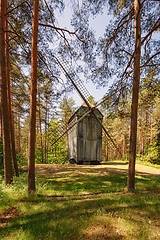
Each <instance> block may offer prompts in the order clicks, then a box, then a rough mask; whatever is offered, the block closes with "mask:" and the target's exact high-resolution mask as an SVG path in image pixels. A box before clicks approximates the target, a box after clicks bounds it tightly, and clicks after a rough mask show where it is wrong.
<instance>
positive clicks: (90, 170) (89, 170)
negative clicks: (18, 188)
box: [22, 162, 160, 176]
mask: <svg viewBox="0 0 160 240" xmlns="http://www.w3.org/2000/svg"><path fill="white" fill-rule="evenodd" d="M22 169H23V170H27V166H24V167H22ZM35 171H36V173H38V174H42V175H46V176H51V175H53V174H54V175H58V174H66V173H79V174H86V175H89V174H97V175H101V174H105V175H106V174H108V173H109V172H116V173H127V171H128V164H127V163H125V162H124V163H123V162H108V163H103V164H101V165H75V164H66V165H56V164H36V166H35ZM136 173H137V174H142V175H143V174H144V175H160V169H157V168H154V167H149V166H144V165H140V164H136Z"/></svg>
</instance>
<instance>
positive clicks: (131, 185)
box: [127, 0, 141, 192]
mask: <svg viewBox="0 0 160 240" xmlns="http://www.w3.org/2000/svg"><path fill="white" fill-rule="evenodd" d="M134 11H135V55H134V78H133V93H132V106H131V134H130V150H129V167H128V181H127V190H128V191H129V192H130V191H134V189H135V160H136V140H137V112H138V94H139V82H140V56H141V28H140V0H135V1H134Z"/></svg>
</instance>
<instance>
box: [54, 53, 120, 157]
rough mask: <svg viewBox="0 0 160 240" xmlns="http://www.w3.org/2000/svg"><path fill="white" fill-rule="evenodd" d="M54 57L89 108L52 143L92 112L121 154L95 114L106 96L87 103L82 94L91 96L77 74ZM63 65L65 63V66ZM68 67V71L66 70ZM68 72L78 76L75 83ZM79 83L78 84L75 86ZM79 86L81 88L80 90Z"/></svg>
mask: <svg viewBox="0 0 160 240" xmlns="http://www.w3.org/2000/svg"><path fill="white" fill-rule="evenodd" d="M54 57H55V60H56V62H57V63H58V65H59V66H60V67H61V69H62V70H63V72H64V73H65V75H66V77H67V78H68V79H69V80H70V81H71V83H72V84H73V86H74V87H75V89H76V90H77V92H78V94H79V95H80V97H81V98H82V99H83V101H84V102H85V103H86V105H87V107H88V108H89V111H88V112H87V113H86V114H84V116H82V117H81V118H80V119H79V120H78V121H76V122H75V123H74V124H73V125H72V126H70V127H69V128H68V129H67V130H66V131H65V132H64V133H62V135H61V136H60V137H59V138H58V139H57V140H56V141H55V142H54V143H53V144H52V145H54V144H55V143H56V142H57V141H58V140H59V139H60V138H62V137H63V136H64V135H65V134H66V133H67V132H68V131H69V130H71V129H72V128H73V127H74V126H75V125H76V124H77V123H78V122H80V121H82V119H83V118H84V117H85V116H87V114H90V113H93V114H94V117H95V118H96V119H97V121H98V123H99V124H100V125H101V127H102V129H103V130H104V132H105V134H106V135H107V137H108V138H109V139H110V140H111V142H112V143H113V145H114V147H115V148H116V149H117V151H118V152H119V153H120V155H121V156H122V153H121V151H120V150H119V148H118V147H117V145H116V144H115V142H114V140H113V139H112V137H111V136H110V134H109V133H108V131H107V130H106V128H105V126H104V125H103V124H102V122H101V121H100V120H99V119H98V117H97V116H96V114H95V112H94V109H95V108H96V107H97V106H99V105H100V104H101V103H102V102H104V101H105V100H106V98H108V97H107V96H106V97H103V98H102V99H101V100H99V102H98V104H97V106H94V107H93V106H91V104H90V103H89V101H88V100H87V99H86V97H85V96H84V95H86V96H87V97H88V98H89V97H90V96H91V95H90V93H89V92H88V90H87V89H86V87H85V86H84V84H83V83H82V81H81V80H80V78H79V77H78V76H77V74H76V73H75V71H74V69H73V68H72V67H71V66H69V63H68V62H66V63H64V61H63V59H62V58H61V57H60V56H59V57H56V56H54ZM65 65H67V67H65ZM66 69H68V71H67V70H66ZM70 74H72V75H74V76H76V77H77V78H78V81H77V82H76V83H78V84H76V83H75V81H74V80H73V79H72V76H70ZM77 85H79V86H77ZM80 88H81V90H80ZM82 91H84V93H85V94H83V93H82ZM117 91H118V89H117Z"/></svg>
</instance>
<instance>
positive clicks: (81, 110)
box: [68, 101, 103, 123]
mask: <svg viewBox="0 0 160 240" xmlns="http://www.w3.org/2000/svg"><path fill="white" fill-rule="evenodd" d="M88 103H89V105H90V106H91V108H93V109H94V110H93V111H96V115H98V116H99V117H100V118H103V114H102V113H101V112H100V111H99V109H98V108H95V106H94V105H93V104H92V103H90V102H89V101H88ZM84 108H88V106H87V104H86V103H85V102H84V103H82V105H81V106H80V107H79V108H78V109H77V110H76V111H75V113H74V114H73V115H72V116H71V117H70V119H69V120H68V123H69V122H70V121H71V120H72V119H73V118H74V116H75V115H77V114H78V115H83V113H85V110H83V109H84Z"/></svg>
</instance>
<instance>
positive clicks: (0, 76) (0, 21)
mask: <svg viewBox="0 0 160 240" xmlns="http://www.w3.org/2000/svg"><path fill="white" fill-rule="evenodd" d="M6 4H7V1H5V0H0V80H1V106H2V133H3V155H4V183H5V184H6V185H7V184H11V182H12V179H13V176H12V163H11V148H10V131H9V111H8V99H7V78H6V62H5V22H6V17H5V9H6Z"/></svg>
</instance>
